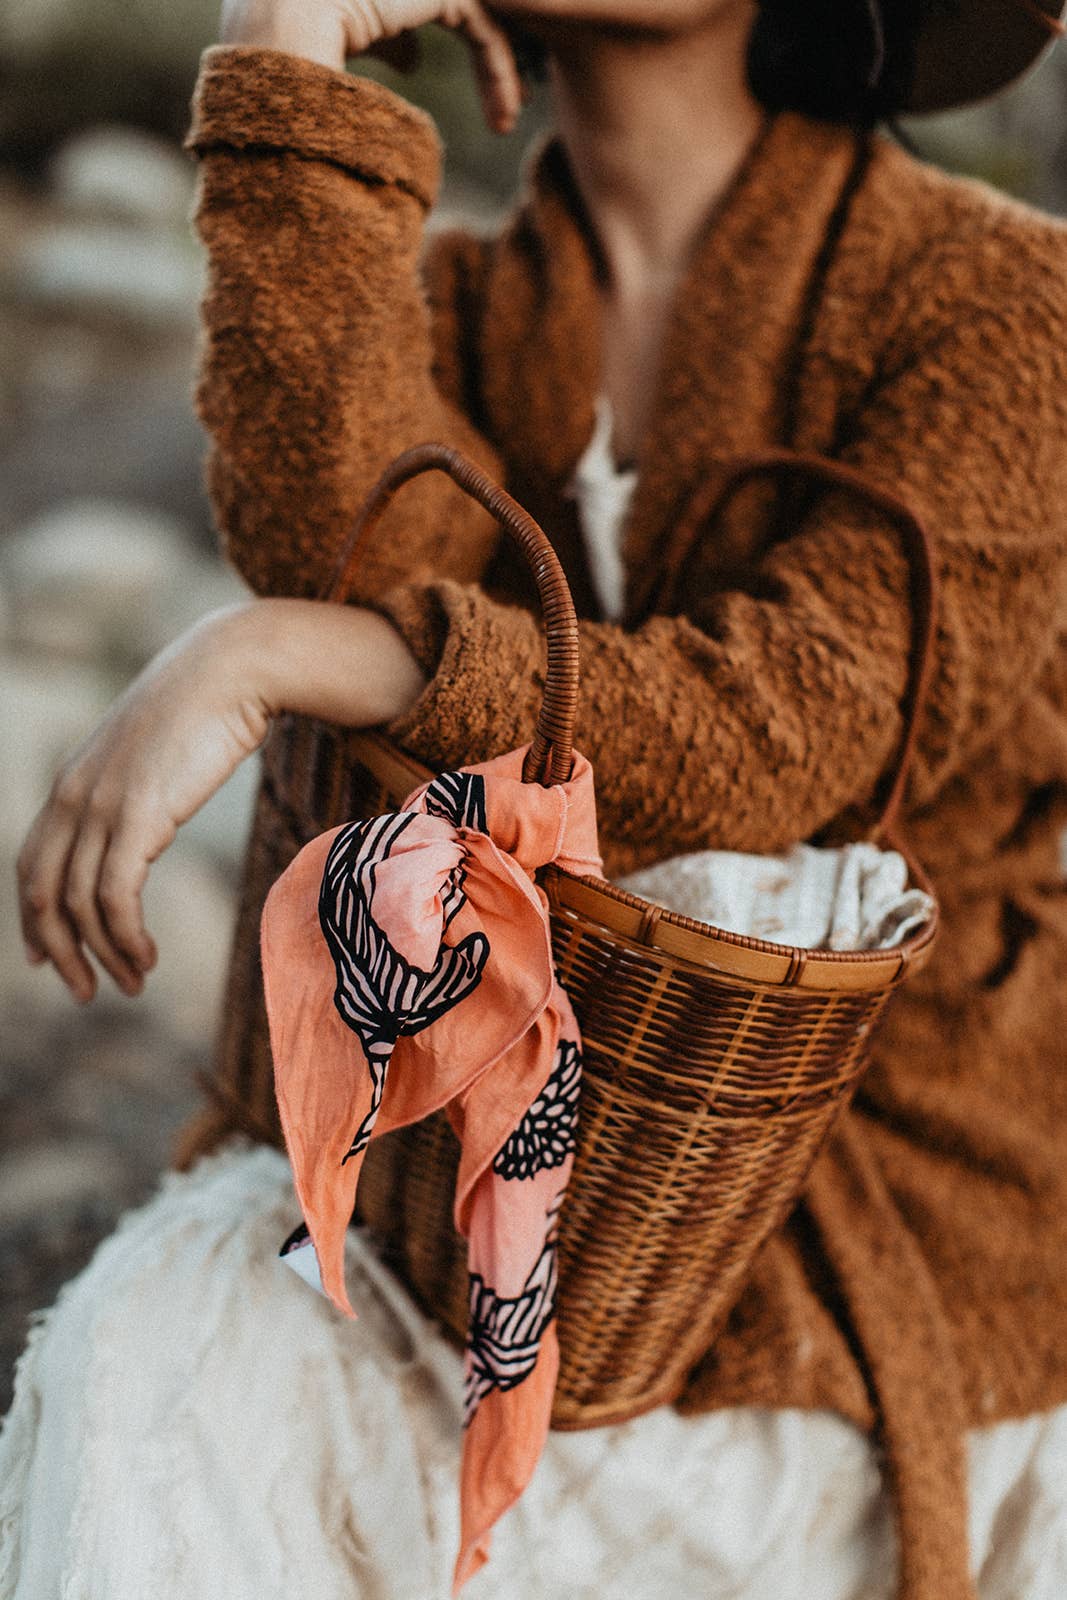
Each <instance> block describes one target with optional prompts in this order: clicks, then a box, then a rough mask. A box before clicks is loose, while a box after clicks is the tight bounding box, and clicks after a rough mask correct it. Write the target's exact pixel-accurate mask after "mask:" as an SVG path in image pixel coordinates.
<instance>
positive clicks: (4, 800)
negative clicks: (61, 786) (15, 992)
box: [0, 657, 112, 982]
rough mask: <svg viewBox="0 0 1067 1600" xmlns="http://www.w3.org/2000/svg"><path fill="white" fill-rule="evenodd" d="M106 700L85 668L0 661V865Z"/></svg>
mask: <svg viewBox="0 0 1067 1600" xmlns="http://www.w3.org/2000/svg"><path fill="white" fill-rule="evenodd" d="M111 699H112V690H111V686H110V684H109V682H108V680H107V678H106V677H105V675H104V674H103V673H102V672H100V671H98V670H95V669H93V668H91V667H89V666H85V665H82V666H77V667H75V666H71V665H69V664H68V663H65V662H57V661H35V662H32V663H30V662H25V661H22V660H19V659H17V658H10V657H8V658H6V659H5V660H4V661H3V662H2V663H0V728H3V730H4V765H3V773H2V776H0V864H2V858H3V856H4V855H5V854H6V855H7V856H9V857H10V859H11V860H12V861H13V860H14V856H15V853H16V851H17V849H18V847H19V846H20V845H21V843H22V840H23V838H24V836H25V834H26V830H27V829H28V828H29V826H30V823H31V822H32V821H33V819H34V817H35V816H36V815H37V812H38V811H39V810H40V808H41V806H42V804H43V803H44V800H45V797H46V796H47V794H48V790H49V787H50V785H51V782H52V778H53V777H54V775H55V773H56V771H57V770H58V768H59V766H60V765H61V763H62V761H63V759H64V757H66V756H67V755H69V754H70V752H71V751H72V750H73V749H74V748H75V746H76V745H78V744H79V743H80V742H81V740H82V739H83V738H84V737H85V735H86V734H87V733H88V731H89V729H90V728H91V727H93V725H94V724H95V723H96V722H97V721H98V720H99V718H100V717H101V716H102V714H103V712H104V711H105V709H106V708H107V706H108V704H109V702H110V700H111ZM7 887H8V885H7V883H6V882H5V884H4V888H5V889H6V888H7ZM3 898H6V896H3ZM0 982H2V978H0Z"/></svg>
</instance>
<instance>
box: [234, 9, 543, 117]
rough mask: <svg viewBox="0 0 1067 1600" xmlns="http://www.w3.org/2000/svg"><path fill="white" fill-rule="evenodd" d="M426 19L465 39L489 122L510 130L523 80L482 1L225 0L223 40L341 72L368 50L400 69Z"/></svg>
mask: <svg viewBox="0 0 1067 1600" xmlns="http://www.w3.org/2000/svg"><path fill="white" fill-rule="evenodd" d="M427 22H438V23H440V24H441V26H442V27H445V28H453V29H454V30H455V31H456V32H457V33H459V34H461V35H462V37H463V38H464V39H465V40H466V42H467V45H468V47H469V49H470V53H471V61H472V65H473V67H474V72H475V76H476V78H477V80H478V87H479V91H480V93H481V97H482V105H483V107H484V110H485V117H486V121H487V122H488V123H489V126H490V127H491V128H492V129H493V130H494V132H496V133H509V132H510V131H511V129H512V128H513V127H514V126H515V122H516V120H517V118H518V115H519V111H520V110H521V108H522V102H523V88H522V82H521V80H520V77H519V71H518V68H517V67H516V65H515V57H514V55H513V54H512V50H511V45H510V44H509V42H508V37H507V34H506V33H505V32H504V30H503V29H502V28H501V27H500V25H499V23H497V22H495V21H494V20H493V18H492V17H491V16H490V15H489V13H488V11H487V10H486V8H485V6H484V5H483V4H482V3H481V0H223V5H222V41H223V43H224V44H243V45H255V46H258V47H260V48H265V49H271V50H285V51H288V52H289V53H290V54H292V55H299V56H305V57H307V58H308V59H309V60H311V61H318V62H321V63H322V65H323V66H327V67H333V68H335V69H336V70H338V71H341V70H343V69H344V64H345V61H346V60H347V58H348V57H349V56H357V55H364V54H366V53H367V52H373V53H374V54H376V55H381V56H384V57H385V59H386V60H387V61H390V62H391V63H392V64H393V65H398V66H401V67H402V66H404V65H409V64H410V63H411V60H412V58H413V51H412V50H411V44H412V32H413V30H414V29H415V28H420V27H422V26H423V24H424V23H427Z"/></svg>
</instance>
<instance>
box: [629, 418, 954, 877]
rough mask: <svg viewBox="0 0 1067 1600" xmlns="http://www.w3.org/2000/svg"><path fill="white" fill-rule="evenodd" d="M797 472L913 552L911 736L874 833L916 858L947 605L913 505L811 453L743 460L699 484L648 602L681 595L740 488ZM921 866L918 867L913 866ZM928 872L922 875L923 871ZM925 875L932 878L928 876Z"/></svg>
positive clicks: (907, 728)
mask: <svg viewBox="0 0 1067 1600" xmlns="http://www.w3.org/2000/svg"><path fill="white" fill-rule="evenodd" d="M793 472H807V473H810V474H811V475H812V476H814V477H816V478H821V479H822V481H823V482H824V483H829V484H833V485H834V486H835V487H837V488H845V489H853V490H855V492H856V493H857V494H859V495H860V496H861V497H863V498H865V499H866V500H868V501H869V502H871V504H873V505H875V506H877V507H878V509H879V510H880V511H883V512H885V514H886V515H887V516H888V517H890V518H891V519H892V521H893V522H895V523H896V525H897V527H898V528H899V530H900V532H901V534H902V536H903V540H904V547H905V554H906V556H907V558H908V563H909V566H910V569H911V599H912V613H913V617H914V625H913V629H912V649H911V662H910V668H909V675H908V686H907V693H906V705H907V709H906V711H905V714H904V732H903V736H902V738H901V742H900V749H899V754H898V757H897V769H896V775H895V777H894V779H893V783H892V786H891V787H890V790H889V793H888V794H887V796H886V798H885V800H884V802H883V804H882V808H881V812H880V814H879V816H878V818H877V820H876V822H875V823H874V826H873V828H872V829H871V838H872V840H874V841H878V840H879V839H884V840H885V841H886V842H887V843H891V844H892V845H893V846H894V847H895V848H898V849H901V850H902V851H903V852H904V853H905V854H906V855H908V856H909V860H911V859H912V858H911V857H910V853H909V852H908V851H907V849H906V847H905V846H904V844H903V842H902V840H901V836H900V812H901V808H902V806H903V803H904V793H905V789H906V788H907V783H908V778H909V776H910V774H911V769H912V767H913V765H914V762H915V750H916V746H917V744H918V737H919V729H920V726H921V724H922V719H923V716H924V714H925V711H926V706H927V702H928V700H929V698H930V686H931V683H932V680H933V672H934V649H935V643H936V637H937V619H938V611H939V603H940V582H939V579H938V574H937V566H936V564H935V561H934V550H933V542H932V540H931V538H930V534H929V532H928V530H927V528H926V526H925V524H924V523H923V522H922V521H921V519H920V518H919V517H918V516H917V515H916V513H915V512H914V511H913V510H912V508H911V506H909V505H908V504H907V502H906V501H904V500H902V499H901V498H900V496H899V495H896V494H894V493H893V491H892V490H891V489H887V488H884V487H883V486H882V485H881V484H878V483H873V482H872V481H871V480H870V479H869V478H868V477H867V476H866V475H865V474H864V473H862V472H860V471H859V470H858V469H857V468H856V467H850V466H849V465H848V464H847V463H846V462H843V461H835V460H833V459H832V458H831V457H829V456H823V455H819V454H817V453H815V452H814V451H807V450H786V449H776V450H766V451H760V452H759V453H757V454H754V455H750V456H741V457H739V458H738V459H737V460H735V461H733V462H731V464H730V469H729V472H728V474H727V476H726V479H725V481H721V480H719V481H716V482H714V483H709V482H707V481H704V482H702V483H700V484H699V485H698V486H697V489H696V491H695V492H694V494H693V495H692V497H691V499H690V501H689V505H688V507H687V508H686V509H685V511H684V512H683V515H682V518H681V520H680V524H679V531H678V534H677V535H676V538H675V540H674V542H673V544H672V547H671V550H670V551H669V552H668V557H667V561H666V563H665V566H664V569H663V575H662V579H661V581H660V582H659V583H657V585H656V587H655V590H654V595H653V598H650V599H649V600H648V601H646V606H647V608H648V609H651V607H652V605H653V604H654V603H655V596H658V595H666V596H669V595H671V594H672V593H674V592H675V590H676V588H677V584H678V579H679V577H680V576H681V573H682V569H683V568H684V566H685V563H686V561H687V560H688V558H689V556H690V554H691V553H692V550H693V547H694V545H695V543H696V540H697V538H698V537H699V535H700V532H701V529H702V528H704V527H705V526H706V525H707V524H708V523H709V522H713V521H714V520H715V519H716V518H717V517H718V516H720V515H721V513H722V511H723V508H724V507H725V505H726V503H727V502H728V501H729V500H730V499H732V497H733V496H734V495H735V494H736V492H737V490H738V489H740V488H741V486H742V485H743V484H745V483H748V482H750V481H751V480H752V479H753V478H756V477H760V476H762V475H763V474H765V473H773V474H776V475H779V476H785V475H787V474H789V473H793ZM913 865H916V866H917V863H914V862H913ZM919 870H920V872H921V869H919ZM923 876H925V875H923Z"/></svg>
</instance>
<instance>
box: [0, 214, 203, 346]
mask: <svg viewBox="0 0 1067 1600" xmlns="http://www.w3.org/2000/svg"><path fill="white" fill-rule="evenodd" d="M5 278H6V280H7V282H6V288H7V291H8V293H9V294H12V295H15V296H17V297H19V298H21V299H22V300H24V301H25V302H27V303H28V304H30V305H33V306H39V307H43V308H48V309H53V310H58V311H64V312H76V313H78V314H80V315H82V316H96V317H100V316H107V317H112V318H116V319H120V320H121V321H123V322H126V323H132V324H135V325H137V326H140V327H144V328H146V329H150V330H151V329H159V330H163V329H166V328H168V327H173V326H175V325H177V326H182V327H185V326H188V327H190V328H191V327H192V326H193V325H194V324H195V321H196V317H197V308H198V305H199V300H200V293H201V287H202V283H203V264H202V259H201V256H200V252H199V250H198V249H197V248H196V246H195V245H194V243H193V241H192V239H191V238H188V239H187V238H184V237H181V236H178V237H175V236H171V235H168V234H166V233H159V234H152V233H146V232H144V231H142V230H141V229H140V228H136V227H131V226H129V225H120V224H117V223H99V222H78V221H72V222H52V223H49V224H46V225H43V226H41V227H40V228H38V229H35V230H33V231H31V232H29V233H27V234H26V235H25V236H24V237H22V238H20V239H18V240H16V241H14V243H13V245H12V248H11V250H10V254H9V258H8V260H7V262H6V266H5Z"/></svg>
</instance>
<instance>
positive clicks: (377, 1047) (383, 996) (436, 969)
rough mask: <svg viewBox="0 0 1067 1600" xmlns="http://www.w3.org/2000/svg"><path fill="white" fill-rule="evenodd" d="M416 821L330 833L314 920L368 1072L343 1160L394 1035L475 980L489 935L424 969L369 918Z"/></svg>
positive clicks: (457, 889)
mask: <svg viewBox="0 0 1067 1600" xmlns="http://www.w3.org/2000/svg"><path fill="white" fill-rule="evenodd" d="M413 821H414V814H413V813H411V812H399V813H396V814H390V815H388V816H384V817H374V818H372V819H370V820H369V821H366V822H353V823H350V824H349V825H348V827H346V828H343V829H342V830H341V832H340V833H339V834H338V836H337V838H336V839H335V840H334V843H333V846H332V847H331V849H330V853H329V855H328V856H327V858H326V866H325V869H324V871H323V875H322V885H321V888H320V891H319V925H320V927H321V928H322V932H323V935H324V937H325V939H326V943H327V945H328V946H329V950H330V954H331V955H332V957H333V963H334V970H335V973H336V978H337V983H336V987H335V989H334V1004H335V1006H336V1007H337V1010H338V1012H339V1013H340V1015H341V1017H342V1018H343V1020H344V1021H345V1023H346V1024H347V1025H348V1027H350V1028H351V1029H352V1031H353V1032H354V1033H355V1034H357V1035H358V1037H359V1040H360V1043H361V1044H362V1046H363V1051H364V1054H365V1055H366V1058H367V1065H368V1068H369V1070H370V1075H371V1091H372V1092H371V1105H370V1109H369V1110H368V1112H367V1114H366V1116H365V1117H364V1118H363V1120H362V1122H361V1123H360V1125H359V1127H358V1128H357V1129H356V1132H355V1134H354V1136H353V1139H352V1143H351V1145H350V1146H349V1149H348V1151H347V1152H346V1154H345V1156H344V1158H343V1160H342V1163H341V1164H342V1166H343V1165H344V1162H346V1161H349V1160H350V1159H351V1158H352V1157H353V1156H356V1155H358V1154H359V1153H360V1152H361V1151H362V1150H365V1149H366V1147H367V1145H368V1144H369V1142H370V1136H371V1133H372V1131H373V1129H374V1124H375V1122H376V1121H377V1118H378V1112H379V1110H380V1109H381V1103H382V1094H383V1092H384V1089H385V1079H386V1073H387V1071H388V1067H389V1061H390V1058H391V1056H392V1053H393V1048H394V1046H395V1044H396V1041H397V1040H398V1039H399V1038H401V1037H402V1036H405V1035H412V1034H416V1033H421V1032H422V1030H423V1029H424V1028H428V1027H429V1026H430V1024H431V1023H433V1022H436V1021H437V1019H438V1018H439V1017H441V1016H443V1015H444V1014H445V1012H447V1011H450V1010H451V1008H452V1007H453V1006H454V1005H458V1004H459V1002H460V1001H461V1000H462V999H463V998H464V996H465V995H467V994H469V993H470V991H471V990H472V989H473V988H475V987H476V985H477V984H478V982H479V980H480V978H481V975H482V970H483V968H484V966H485V963H486V961H487V959H488V956H489V941H488V939H487V938H486V936H485V935H484V934H483V933H472V934H468V936H467V937H466V938H465V939H463V940H461V941H460V943H459V944H457V945H446V944H442V945H441V948H440V951H439V954H438V959H437V961H436V962H435V964H434V966H433V967H432V968H431V969H430V970H429V971H428V972H426V971H423V970H422V969H421V968H419V967H415V966H413V965H412V964H411V963H410V962H409V961H407V960H405V958H404V956H403V955H402V954H401V952H400V951H399V950H397V949H396V948H395V947H394V946H393V945H392V944H391V943H390V942H389V940H388V938H387V937H386V935H385V934H384V932H383V931H382V929H381V928H380V927H379V926H378V924H377V923H376V922H375V920H374V916H373V901H374V888H375V881H376V875H377V871H378V868H379V867H380V865H381V863H382V862H383V861H385V860H386V859H387V857H388V856H389V854H390V852H391V851H392V850H393V849H394V847H395V846H396V843H397V841H398V840H399V839H400V837H401V836H402V834H403V833H404V831H405V829H407V828H408V827H410V825H411V823H412V822H413ZM463 882H464V875H463V872H462V870H461V869H460V868H456V869H455V870H454V871H453V873H452V874H451V876H450V878H449V880H448V882H447V883H446V885H445V888H444V891H443V894H442V903H443V906H444V911H445V926H446V927H447V926H448V924H449V923H451V921H452V919H453V918H454V916H455V915H456V912H457V911H459V910H460V908H461V907H462V906H463V905H464V904H465V903H466V896H465V895H464V892H463Z"/></svg>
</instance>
